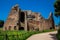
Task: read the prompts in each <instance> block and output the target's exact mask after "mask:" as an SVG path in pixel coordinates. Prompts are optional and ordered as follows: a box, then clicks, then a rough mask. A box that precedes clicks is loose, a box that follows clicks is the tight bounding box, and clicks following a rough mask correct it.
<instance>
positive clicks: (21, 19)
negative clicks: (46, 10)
mask: <svg viewBox="0 0 60 40" xmlns="http://www.w3.org/2000/svg"><path fill="white" fill-rule="evenodd" d="M54 28H55V27H54V20H53V14H52V13H50V15H49V18H48V19H45V18H43V17H42V16H41V14H40V13H37V12H32V11H30V10H25V11H24V10H21V9H20V8H19V6H18V5H15V6H13V7H12V9H11V12H10V13H9V16H8V18H7V20H6V22H5V23H4V27H3V30H25V31H27V30H39V31H42V30H47V29H54Z"/></svg>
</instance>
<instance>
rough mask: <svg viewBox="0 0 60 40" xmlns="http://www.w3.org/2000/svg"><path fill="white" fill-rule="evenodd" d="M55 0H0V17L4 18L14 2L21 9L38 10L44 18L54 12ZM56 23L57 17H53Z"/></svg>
mask: <svg viewBox="0 0 60 40" xmlns="http://www.w3.org/2000/svg"><path fill="white" fill-rule="evenodd" d="M54 2H55V0H0V19H1V20H4V21H5V20H6V19H7V17H8V14H9V12H10V10H11V8H12V6H14V5H15V4H19V7H20V8H21V9H22V10H32V11H33V12H40V13H41V15H42V16H43V17H45V18H48V16H49V13H50V12H53V13H54V6H53V5H54ZM54 21H55V23H56V24H57V23H58V21H57V18H56V17H54Z"/></svg>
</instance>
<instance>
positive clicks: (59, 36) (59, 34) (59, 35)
mask: <svg viewBox="0 0 60 40" xmlns="http://www.w3.org/2000/svg"><path fill="white" fill-rule="evenodd" d="M56 36H57V39H58V40H60V29H59V30H58V33H57V35H56Z"/></svg>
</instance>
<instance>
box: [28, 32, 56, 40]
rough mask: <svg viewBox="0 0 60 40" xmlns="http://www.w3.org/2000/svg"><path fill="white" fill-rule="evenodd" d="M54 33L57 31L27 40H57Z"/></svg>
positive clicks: (37, 35) (36, 35) (33, 36)
mask: <svg viewBox="0 0 60 40" xmlns="http://www.w3.org/2000/svg"><path fill="white" fill-rule="evenodd" d="M56 33H57V31H54V32H47V33H40V34H35V35H32V36H31V37H29V38H28V39H27V40H57V38H56Z"/></svg>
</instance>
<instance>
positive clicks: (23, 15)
mask: <svg viewBox="0 0 60 40" xmlns="http://www.w3.org/2000/svg"><path fill="white" fill-rule="evenodd" d="M24 19H25V14H24V12H21V14H20V21H21V22H24Z"/></svg>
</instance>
